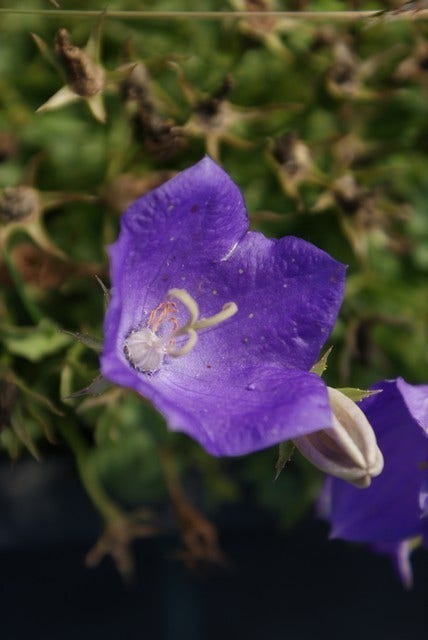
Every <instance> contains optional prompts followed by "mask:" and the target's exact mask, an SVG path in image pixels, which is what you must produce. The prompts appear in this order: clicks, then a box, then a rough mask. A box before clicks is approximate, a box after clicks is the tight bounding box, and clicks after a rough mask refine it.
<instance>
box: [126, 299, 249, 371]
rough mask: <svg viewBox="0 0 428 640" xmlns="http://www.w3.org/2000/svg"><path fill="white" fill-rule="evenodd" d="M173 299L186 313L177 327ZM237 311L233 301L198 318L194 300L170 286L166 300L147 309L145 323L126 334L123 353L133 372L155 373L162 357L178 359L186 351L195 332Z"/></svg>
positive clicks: (191, 346)
mask: <svg viewBox="0 0 428 640" xmlns="http://www.w3.org/2000/svg"><path fill="white" fill-rule="evenodd" d="M175 300H177V301H178V302H181V304H182V305H183V306H184V307H185V308H186V309H187V311H188V313H189V319H188V321H187V322H186V323H185V324H184V325H183V326H181V327H180V325H179V322H178V319H177V317H178V312H179V309H178V305H177V302H175ZM237 311H238V307H237V305H236V304H235V303H234V302H227V303H226V304H225V305H224V306H223V308H222V309H221V311H219V312H218V313H215V314H214V315H212V316H209V317H208V318H200V317H199V307H198V303H197V302H196V300H195V299H194V298H192V296H191V295H190V294H189V293H188V292H187V291H186V290H185V289H170V290H169V291H168V294H167V300H166V301H165V302H162V303H161V304H159V305H158V306H157V307H156V308H155V309H153V310H152V311H151V312H150V314H149V318H148V321H147V324H146V325H145V326H143V327H140V328H138V329H135V330H133V331H131V332H130V333H129V334H128V336H127V338H126V340H125V343H124V353H125V356H126V358H127V359H128V361H129V363H130V364H131V365H132V366H133V367H134V369H136V370H137V371H140V372H141V373H147V374H150V373H155V372H156V371H158V369H160V367H161V365H162V364H163V361H164V358H165V356H167V355H168V356H171V357H173V358H179V357H181V356H185V355H186V354H188V353H189V352H190V351H191V350H192V349H193V348H194V346H195V345H196V343H197V341H198V331H200V330H202V329H209V328H211V327H215V326H217V325H218V324H220V323H222V322H224V321H225V320H228V319H229V318H231V317H232V316H234V315H235V313H236V312H237ZM177 342H178V344H177Z"/></svg>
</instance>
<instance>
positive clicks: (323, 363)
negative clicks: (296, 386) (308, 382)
mask: <svg viewBox="0 0 428 640" xmlns="http://www.w3.org/2000/svg"><path fill="white" fill-rule="evenodd" d="M332 350H333V347H330V348H329V349H327V351H326V352H325V353H324V355H322V356H321V358H320V359H319V360H318V362H316V363H315V364H314V366H313V367H312V369H311V373H316V374H317V376H319V377H320V378H321V376H322V374H323V373H324V371H325V370H326V369H327V360H328V358H329V355H330V353H331V352H332Z"/></svg>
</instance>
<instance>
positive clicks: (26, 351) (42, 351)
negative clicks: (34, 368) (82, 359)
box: [2, 318, 71, 362]
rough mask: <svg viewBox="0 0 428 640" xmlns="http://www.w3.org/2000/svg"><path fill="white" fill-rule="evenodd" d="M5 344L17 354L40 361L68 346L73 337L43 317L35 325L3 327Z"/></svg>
mask: <svg viewBox="0 0 428 640" xmlns="http://www.w3.org/2000/svg"><path fill="white" fill-rule="evenodd" d="M2 330H3V335H4V344H5V346H6V348H7V350H8V351H9V352H10V353H12V354H13V355H15V356H21V357H22V358H26V360H30V362H40V361H41V360H43V359H44V358H46V357H47V356H51V355H52V354H54V353H58V351H62V350H63V349H64V348H65V347H67V346H68V345H69V344H70V342H71V338H70V337H69V336H67V335H66V334H64V333H61V332H60V331H59V330H58V327H57V326H56V325H55V324H54V323H53V322H52V321H51V320H48V319H47V318H46V319H43V320H41V321H40V322H39V324H38V325H37V326H35V327H10V326H8V327H3V328H2Z"/></svg>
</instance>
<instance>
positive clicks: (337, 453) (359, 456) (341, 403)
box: [294, 387, 383, 489]
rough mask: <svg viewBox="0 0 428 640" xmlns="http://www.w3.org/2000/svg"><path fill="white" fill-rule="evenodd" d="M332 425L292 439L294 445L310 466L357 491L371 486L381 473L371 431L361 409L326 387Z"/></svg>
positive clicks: (380, 463)
mask: <svg viewBox="0 0 428 640" xmlns="http://www.w3.org/2000/svg"><path fill="white" fill-rule="evenodd" d="M328 396H329V400H330V406H331V409H332V413H333V425H332V427H329V428H327V429H322V430H321V431H315V432H314V433H310V434H308V435H306V436H301V437H299V438H295V440H294V444H295V445H296V447H297V448H298V449H299V451H300V452H301V453H302V454H303V455H304V456H305V457H306V458H307V459H308V460H309V461H310V462H312V464H313V465H315V466H316V467H318V468H319V469H321V471H325V473H328V474H330V475H332V476H336V477H337V478H342V480H346V481H347V482H350V483H351V484H353V485H355V486H356V487H359V488H361V489H362V488H365V487H368V486H370V483H371V479H372V478H374V477H375V476H377V475H379V474H380V472H381V471H382V469H383V456H382V453H381V451H380V449H379V447H378V446H377V442H376V436H375V434H374V431H373V429H372V427H371V425H370V423H369V421H368V420H367V418H366V416H365V415H364V413H363V412H362V411H361V409H360V408H359V407H358V406H357V405H356V404H355V402H353V401H352V400H350V398H348V397H347V396H345V395H344V394H343V393H341V392H340V391H338V390H337V389H332V388H330V387H328Z"/></svg>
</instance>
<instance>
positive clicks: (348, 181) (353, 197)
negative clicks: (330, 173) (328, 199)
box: [333, 173, 370, 216]
mask: <svg viewBox="0 0 428 640" xmlns="http://www.w3.org/2000/svg"><path fill="white" fill-rule="evenodd" d="M333 194H334V198H335V200H336V203H337V204H338V205H339V207H340V208H341V209H342V211H343V213H344V214H346V215H350V216H352V215H354V214H356V213H357V212H358V211H359V210H360V209H361V208H362V207H364V206H365V205H367V204H368V201H369V200H370V194H369V193H368V191H367V190H366V189H363V187H361V186H360V185H359V184H358V183H357V181H356V180H355V178H354V176H353V175H351V174H350V173H347V174H345V175H344V176H342V177H341V178H338V179H337V180H336V181H335V182H334V185H333Z"/></svg>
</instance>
